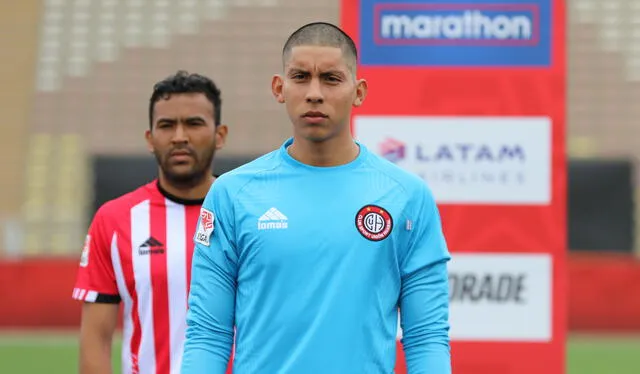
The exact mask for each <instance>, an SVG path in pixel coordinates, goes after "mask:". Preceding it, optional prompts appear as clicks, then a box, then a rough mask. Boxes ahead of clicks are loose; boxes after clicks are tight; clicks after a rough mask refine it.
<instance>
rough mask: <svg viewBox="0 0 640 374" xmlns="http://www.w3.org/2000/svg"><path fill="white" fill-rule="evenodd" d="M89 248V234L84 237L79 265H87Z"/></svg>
mask: <svg viewBox="0 0 640 374" xmlns="http://www.w3.org/2000/svg"><path fill="white" fill-rule="evenodd" d="M90 248H91V235H87V236H86V237H85V239H84V247H82V255H81V256H80V266H82V267H83V268H84V267H87V265H89V249H90Z"/></svg>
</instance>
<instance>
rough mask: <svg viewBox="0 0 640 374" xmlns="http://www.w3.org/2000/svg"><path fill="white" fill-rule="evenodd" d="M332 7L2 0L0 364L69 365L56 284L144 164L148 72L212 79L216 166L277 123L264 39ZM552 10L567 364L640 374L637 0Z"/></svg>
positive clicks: (236, 160)
mask: <svg viewBox="0 0 640 374" xmlns="http://www.w3.org/2000/svg"><path fill="white" fill-rule="evenodd" d="M339 9H340V4H339V1H338V0H322V1H312V0H179V1H178V0H20V1H11V0H2V1H0V29H1V30H2V32H1V33H0V38H1V39H0V54H1V56H2V58H1V60H2V68H1V69H0V76H1V80H0V81H1V82H2V90H1V91H0V98H1V99H0V103H1V106H2V116H1V117H0V118H1V119H2V124H1V125H0V128H1V129H2V132H1V133H0V165H1V167H2V169H1V171H2V173H1V178H0V186H1V187H0V189H1V193H0V302H1V303H2V306H1V307H0V373H38V372H41V371H44V370H48V371H49V372H50V373H75V372H77V371H76V362H77V346H76V340H75V335H74V334H75V332H76V330H77V324H78V320H79V309H78V305H77V304H75V303H74V302H72V301H71V299H70V296H71V288H70V287H71V285H72V284H73V280H74V279H75V274H76V266H77V261H78V259H79V255H80V251H81V248H82V244H83V240H84V236H85V233H86V229H87V226H88V224H89V221H90V219H91V217H92V215H93V213H94V212H95V210H96V209H97V207H98V206H99V205H101V204H102V203H103V202H105V201H106V200H109V199H111V198H113V197H116V196H118V195H120V194H122V193H124V192H127V191H130V190H131V189H133V188H135V187H137V186H139V185H140V184H142V183H145V182H147V181H149V180H151V179H152V178H154V177H155V173H156V168H155V161H154V160H153V159H152V158H151V156H150V155H149V154H148V153H147V152H146V148H145V146H144V139H143V133H144V130H145V129H146V128H147V126H148V119H147V105H148V99H149V96H150V94H151V88H152V85H153V84H154V83H155V82H156V81H158V80H160V79H162V78H164V77H166V76H167V75H170V74H172V73H174V72H175V71H176V70H178V69H186V70H189V71H191V72H198V73H202V74H206V75H209V76H211V77H212V78H213V79H214V80H215V81H216V83H217V84H218V85H219V86H220V87H221V89H222V97H223V106H222V117H223V121H224V122H225V123H227V124H229V125H230V136H229V141H228V144H227V146H226V148H225V149H224V150H223V151H222V152H220V153H219V155H218V156H217V158H216V169H217V171H218V172H224V171H226V170H229V169H230V168H232V167H235V166H237V165H240V164H242V163H244V162H246V161H248V160H251V159H253V158H255V157H256V156H258V155H261V154H263V153H265V152H268V151H270V150H272V149H273V148H275V147H278V146H279V145H280V144H281V142H282V141H283V139H285V138H286V137H288V136H289V133H290V129H289V122H288V120H287V118H286V116H285V113H284V111H283V108H282V107H280V106H278V105H276V104H275V103H274V100H273V99H272V96H271V94H270V86H269V82H270V77H271V75H272V74H273V73H274V72H277V71H279V69H280V53H279V52H278V51H279V50H280V49H281V48H282V43H283V41H284V40H285V38H286V37H287V36H288V35H289V34H290V33H291V32H292V31H293V30H295V29H296V28H297V27H298V26H300V25H301V24H302V23H304V22H307V21H314V20H326V21H330V22H333V23H336V24H338V23H339ZM567 9H568V21H567V23H568V38H569V39H568V98H567V99H568V103H567V107H568V118H567V121H568V122H567V128H568V144H567V147H568V157H569V175H568V179H569V207H568V210H569V225H568V232H567V234H568V238H569V243H568V247H569V259H568V260H569V264H568V269H569V273H568V281H569V295H568V298H569V299H568V303H569V316H568V318H569V320H568V323H569V328H570V334H569V339H568V345H567V349H568V351H567V353H568V356H567V361H568V372H569V373H571V374H573V373H576V374H577V373H587V374H588V373H606V374H608V373H612V374H624V373H640V263H639V261H638V254H640V243H639V242H638V240H636V232H637V229H638V224H639V222H640V220H638V219H636V218H635V217H637V216H638V209H639V207H638V205H637V204H636V203H635V201H636V196H637V194H638V191H640V189H639V188H638V186H639V184H638V182H639V180H638V177H637V175H638V173H637V168H638V156H639V155H640V0H606V1H605V0H568V3H567ZM258 30H259V31H258ZM61 300H62V301H61ZM115 353H116V354H117V353H119V350H118V349H116V350H115ZM116 359H117V358H116ZM532 359H535V358H534V357H532ZM116 367H119V366H116Z"/></svg>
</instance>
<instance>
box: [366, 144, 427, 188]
mask: <svg viewBox="0 0 640 374" xmlns="http://www.w3.org/2000/svg"><path fill="white" fill-rule="evenodd" d="M369 155H370V156H369V158H368V161H369V165H370V166H371V167H372V168H374V169H375V170H376V171H377V172H379V173H382V174H385V175H386V176H387V177H388V178H390V179H391V180H393V181H395V183H397V184H398V186H399V187H401V188H402V189H404V190H405V191H407V193H409V194H424V193H427V194H429V195H430V194H431V192H430V189H429V187H428V185H427V183H426V182H425V181H424V180H423V179H421V178H420V177H419V176H418V175H416V174H415V173H412V172H410V171H407V170H405V169H403V168H401V167H400V166H398V165H396V164H394V163H393V162H391V161H389V160H387V159H386V158H384V157H382V156H379V155H377V154H375V153H373V152H369Z"/></svg>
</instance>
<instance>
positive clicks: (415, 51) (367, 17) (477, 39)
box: [360, 0, 552, 67]
mask: <svg viewBox="0 0 640 374" xmlns="http://www.w3.org/2000/svg"><path fill="white" fill-rule="evenodd" d="M360 4H361V9H360V15H361V19H360V64H361V65H363V66H434V67H435V66H461V67H473V66H478V67H482V66H484V67H548V66H549V65H550V62H551V40H552V38H551V12H550V7H551V0H533V1H531V0H527V1H526V2H524V1H517V0H510V1H504V0H503V1H495V2H492V3H486V2H473V1H471V2H470V1H468V0H467V1H464V2H462V1H456V0H449V1H439V2H426V1H425V0H422V1H415V0H413V1H411V0H407V1H403V2H402V3H396V2H389V1H388V0H387V2H381V1H376V0H361V1H360Z"/></svg>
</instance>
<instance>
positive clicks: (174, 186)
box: [73, 71, 227, 374]
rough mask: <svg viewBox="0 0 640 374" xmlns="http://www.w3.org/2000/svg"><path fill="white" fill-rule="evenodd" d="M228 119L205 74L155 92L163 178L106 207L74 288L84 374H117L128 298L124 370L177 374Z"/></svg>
mask: <svg viewBox="0 0 640 374" xmlns="http://www.w3.org/2000/svg"><path fill="white" fill-rule="evenodd" d="M220 113H221V99H220V91H219V89H218V88H217V87H216V85H215V83H214V82H212V81H211V80H210V79H209V78H207V77H205V76H201V75H197V74H188V73H186V72H183V71H179V72H178V73H177V74H175V75H173V76H170V77H168V78H166V79H165V80H162V81H160V82H158V83H157V84H156V85H155V86H154V89H153V93H152V95H151V99H150V102H149V129H148V130H147V131H146V133H145V137H146V140H147V147H148V149H149V151H150V152H151V153H153V154H154V155H155V157H156V159H157V163H158V179H157V180H154V181H152V182H150V183H148V184H146V185H144V186H141V187H140V188H138V189H136V190H135V191H132V192H130V193H128V194H125V195H123V196H121V197H118V198H116V199H114V200H111V201H109V202H107V203H106V204H104V205H103V206H102V207H100V209H99V210H98V211H97V213H96V214H95V217H94V219H93V222H92V223H91V227H90V228H89V232H88V235H87V237H86V241H85V244H84V249H83V251H82V256H81V260H80V266H79V271H78V275H77V281H76V284H75V288H74V290H73V298H74V299H77V300H81V301H84V304H83V307H82V322H81V327H80V373H81V374H102V373H105V374H108V373H111V372H112V370H111V345H112V337H113V334H114V332H115V330H116V325H117V318H118V313H119V304H120V302H121V301H122V304H123V307H124V308H123V313H124V314H123V347H122V373H123V374H134V373H142V374H174V373H175V374H177V373H179V371H180V365H181V360H182V350H183V344H184V335H185V328H186V325H185V318H186V312H187V295H188V293H189V284H190V270H191V256H192V254H193V237H194V233H195V228H196V224H197V221H198V216H199V213H200V206H201V204H202V202H203V200H204V197H205V195H206V193H207V191H208V190H209V187H210V186H211V184H212V183H213V181H214V179H215V176H214V175H212V162H213V159H214V155H215V152H216V151H217V150H219V149H220V148H222V146H223V145H224V143H225V139H226V136H227V126H225V125H224V124H222V123H221V120H220V117H221V114H220Z"/></svg>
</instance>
